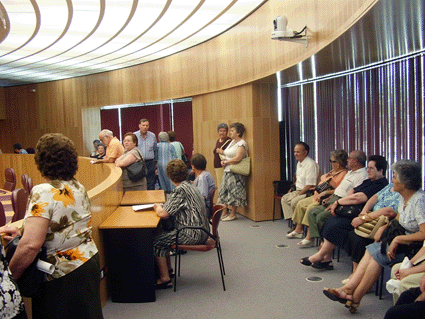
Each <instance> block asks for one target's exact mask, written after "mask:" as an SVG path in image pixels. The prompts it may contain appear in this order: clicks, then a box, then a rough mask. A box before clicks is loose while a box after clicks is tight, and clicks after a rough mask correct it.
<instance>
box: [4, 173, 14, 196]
mask: <svg viewBox="0 0 425 319" xmlns="http://www.w3.org/2000/svg"><path fill="white" fill-rule="evenodd" d="M4 175H5V177H6V182H5V183H4V186H3V189H6V190H8V191H10V192H11V191H13V190H14V189H15V188H16V173H15V170H14V169H13V168H6V169H5V170H4Z"/></svg>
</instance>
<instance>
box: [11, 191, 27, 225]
mask: <svg viewBox="0 0 425 319" xmlns="http://www.w3.org/2000/svg"><path fill="white" fill-rule="evenodd" d="M27 202H28V193H27V192H26V191H25V189H22V188H18V189H15V190H14V191H13V192H12V208H13V211H14V212H15V214H13V217H12V223H13V222H16V221H17V220H21V219H23V218H24V217H25V212H26V209H27Z"/></svg>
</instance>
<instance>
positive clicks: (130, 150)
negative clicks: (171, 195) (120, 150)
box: [115, 132, 147, 192]
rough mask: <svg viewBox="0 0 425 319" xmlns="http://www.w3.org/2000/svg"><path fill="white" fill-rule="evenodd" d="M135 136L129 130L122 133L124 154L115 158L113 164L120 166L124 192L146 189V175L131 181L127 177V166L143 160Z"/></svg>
mask: <svg viewBox="0 0 425 319" xmlns="http://www.w3.org/2000/svg"><path fill="white" fill-rule="evenodd" d="M137 143H138V140H137V136H136V134H133V133H131V132H128V133H126V134H125V135H124V140H123V144H124V149H125V151H124V154H122V155H121V156H120V157H118V158H117V159H116V160H115V165H116V166H118V167H121V168H122V185H123V190H124V192H127V191H143V190H146V189H147V182H146V176H145V177H143V178H142V179H140V180H138V181H132V180H131V179H130V178H129V177H128V171H127V169H126V168H127V167H128V166H130V165H131V164H133V163H136V162H139V161H144V159H143V156H142V153H141V152H140V151H139V149H138V148H137Z"/></svg>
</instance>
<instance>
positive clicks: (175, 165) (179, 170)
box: [167, 159, 189, 183]
mask: <svg viewBox="0 0 425 319" xmlns="http://www.w3.org/2000/svg"><path fill="white" fill-rule="evenodd" d="M167 176H168V178H169V179H171V181H173V182H175V183H181V182H183V181H185V180H187V177H188V176H189V175H188V173H187V166H186V164H185V163H184V162H183V161H182V160H180V159H173V160H171V161H169V162H168V164H167Z"/></svg>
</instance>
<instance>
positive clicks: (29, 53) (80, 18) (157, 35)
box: [0, 0, 265, 86]
mask: <svg viewBox="0 0 425 319" xmlns="http://www.w3.org/2000/svg"><path fill="white" fill-rule="evenodd" d="M264 2H265V1H264V0H1V1H0V86H12V85H20V84H27V83H39V82H45V81H52V80H60V79H66V78H71V77H76V76H82V75H88V74H93V73H99V72H105V71H111V70H116V69H120V68H125V67H129V66H133V65H136V64H140V63H145V62H149V61H152V60H156V59H160V58H162V57H165V56H168V55H171V54H174V53H176V52H179V51H182V50H185V49H187V48H190V47H192V46H195V45H197V44H200V43H202V42H204V41H207V40H209V39H211V38H213V37H215V36H217V35H219V34H221V33H223V32H225V31H226V30H228V29H229V28H231V27H232V26H234V25H236V24H237V23H239V22H240V21H241V20H243V19H244V18H245V17H247V16H248V15H250V14H251V13H252V12H253V11H255V10H256V9H257V8H258V7H259V6H260V5H261V4H263V3H264Z"/></svg>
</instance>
